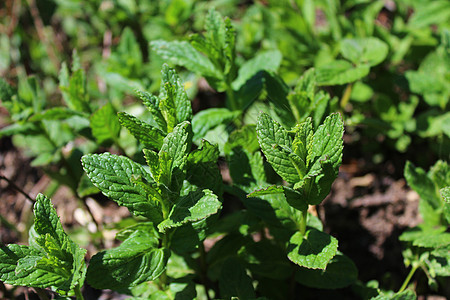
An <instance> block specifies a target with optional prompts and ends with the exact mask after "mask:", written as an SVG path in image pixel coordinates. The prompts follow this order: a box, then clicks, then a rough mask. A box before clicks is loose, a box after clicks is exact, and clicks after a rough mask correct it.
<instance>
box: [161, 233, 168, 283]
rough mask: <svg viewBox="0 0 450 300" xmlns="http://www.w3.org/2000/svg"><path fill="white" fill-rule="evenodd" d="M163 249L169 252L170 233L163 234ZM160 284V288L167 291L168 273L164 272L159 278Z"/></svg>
mask: <svg viewBox="0 0 450 300" xmlns="http://www.w3.org/2000/svg"><path fill="white" fill-rule="evenodd" d="M162 247H163V248H164V249H166V250H169V233H168V232H166V233H164V234H163V237H162ZM159 283H160V288H161V289H162V290H166V287H167V271H166V270H164V272H163V273H162V274H161V276H160V277H159Z"/></svg>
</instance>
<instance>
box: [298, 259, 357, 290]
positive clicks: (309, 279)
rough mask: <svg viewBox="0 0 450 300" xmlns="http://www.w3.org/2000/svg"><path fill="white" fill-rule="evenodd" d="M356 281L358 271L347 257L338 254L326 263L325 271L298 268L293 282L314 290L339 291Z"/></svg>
mask: <svg viewBox="0 0 450 300" xmlns="http://www.w3.org/2000/svg"><path fill="white" fill-rule="evenodd" d="M357 279H358V269H357V268H356V266H355V264H354V263H353V261H352V260H351V259H350V258H348V257H347V256H345V255H343V254H340V253H338V254H337V255H336V256H335V257H333V259H331V261H330V262H329V263H328V265H327V267H326V269H325V270H313V269H306V268H300V269H297V271H296V273H295V280H296V281H297V282H299V283H300V284H302V285H305V286H308V287H312V288H316V289H340V288H344V287H346V286H349V285H351V284H352V283H354V282H355V281H356V280H357Z"/></svg>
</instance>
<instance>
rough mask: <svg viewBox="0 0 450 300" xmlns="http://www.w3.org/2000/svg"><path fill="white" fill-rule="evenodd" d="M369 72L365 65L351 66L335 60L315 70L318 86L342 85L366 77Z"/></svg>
mask: <svg viewBox="0 0 450 300" xmlns="http://www.w3.org/2000/svg"><path fill="white" fill-rule="evenodd" d="M369 70H370V66H369V65H367V64H361V65H358V66H353V65H352V64H351V63H349V62H348V61H344V60H335V61H333V62H331V63H329V64H327V65H324V66H321V67H318V68H317V69H316V80H317V84H318V85H342V84H346V83H351V82H355V81H357V80H358V79H361V78H364V77H366V76H367V75H368V74H369Z"/></svg>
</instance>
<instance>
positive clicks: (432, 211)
mask: <svg viewBox="0 0 450 300" xmlns="http://www.w3.org/2000/svg"><path fill="white" fill-rule="evenodd" d="M404 176H405V179H406V181H407V182H408V185H409V186H410V187H411V188H412V189H413V190H415V191H416V192H417V193H418V194H419V196H420V199H421V201H420V202H419V211H420V214H421V215H422V217H423V219H424V221H425V224H426V226H433V225H439V224H440V213H439V211H438V208H439V207H440V206H441V205H442V203H441V202H442V201H441V199H440V195H439V194H438V191H437V190H436V187H435V185H434V183H433V181H432V180H431V178H430V177H429V176H428V175H427V173H426V172H425V171H424V170H423V169H422V168H416V167H415V166H414V165H413V164H412V163H411V162H409V161H407V162H406V165H405V171H404Z"/></svg>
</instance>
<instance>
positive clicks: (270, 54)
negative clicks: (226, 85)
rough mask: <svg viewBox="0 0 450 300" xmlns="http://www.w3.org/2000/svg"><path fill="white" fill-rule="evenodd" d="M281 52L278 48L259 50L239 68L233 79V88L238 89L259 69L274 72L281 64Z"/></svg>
mask: <svg viewBox="0 0 450 300" xmlns="http://www.w3.org/2000/svg"><path fill="white" fill-rule="evenodd" d="M281 59H282V56H281V52H280V51H278V50H271V51H265V52H261V53H259V54H258V55H256V56H255V57H253V58H252V59H250V60H248V61H246V62H245V63H244V64H242V66H241V67H240V68H239V73H238V77H237V78H236V80H235V81H233V83H232V86H233V89H234V90H239V88H241V86H243V85H244V84H245V83H246V82H247V80H249V79H250V78H252V77H253V76H254V75H255V74H256V73H258V72H259V71H261V70H266V71H271V72H276V71H277V70H278V68H279V67H280V64H281Z"/></svg>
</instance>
